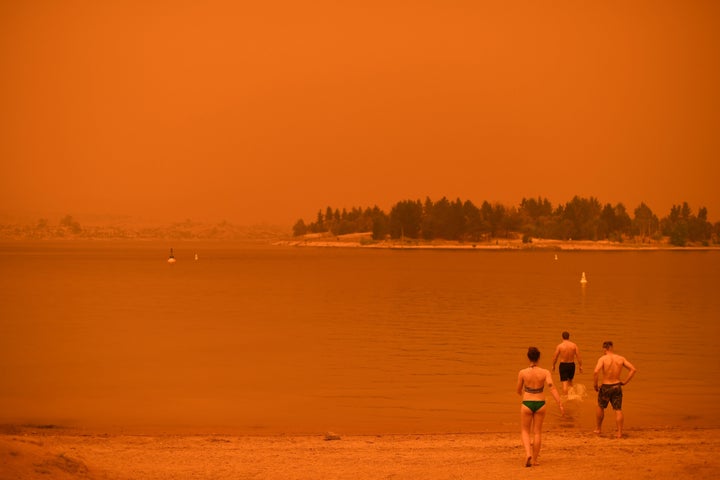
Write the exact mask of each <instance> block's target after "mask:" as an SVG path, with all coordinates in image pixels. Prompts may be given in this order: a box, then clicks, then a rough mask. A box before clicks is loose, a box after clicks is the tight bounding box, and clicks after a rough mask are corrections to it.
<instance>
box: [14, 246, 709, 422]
mask: <svg viewBox="0 0 720 480" xmlns="http://www.w3.org/2000/svg"><path fill="white" fill-rule="evenodd" d="M170 246H172V247H174V248H175V254H176V257H177V259H178V261H177V263H176V264H174V265H169V264H168V263H167V262H166V259H167V252H168V250H169V247H170ZM196 253H197V254H198V256H199V259H198V260H197V261H195V260H194V255H195V254H196ZM554 256H555V254H554V253H553V252H495V251H407V250H360V249H313V248H292V247H273V246H265V245H263V246H258V245H249V244H217V243H214V244H213V243H175V244H173V245H170V244H166V243H146V242H137V243H129V242H125V243H123V242H97V243H79V244H78V243H26V244H22V243H7V244H2V245H0V422H29V423H41V424H66V425H79V426H86V427H88V428H112V427H120V428H123V429H128V430H132V429H148V428H156V427H157V428H163V429H185V430H189V431H199V430H206V429H207V430H217V431H219V430H224V431H236V432H256V433H283V432H285V433H315V432H325V431H335V432H341V433H345V434H350V433H390V432H470V431H486V430H491V431H515V430H516V429H517V422H518V411H519V400H520V399H519V397H518V396H517V394H516V393H515V385H516V380H517V372H518V370H519V369H521V368H524V367H525V366H526V365H527V361H526V357H525V352H526V350H527V347H528V346H530V345H535V346H537V347H538V348H540V350H541V351H542V353H543V356H542V358H541V360H540V363H541V365H542V366H545V367H548V368H549V367H550V366H551V359H552V353H553V350H554V348H555V345H557V343H559V342H560V340H561V338H560V333H561V332H562V331H563V330H569V331H570V332H571V339H572V340H574V341H575V342H577V343H578V345H579V347H580V351H581V354H582V355H583V360H584V367H585V372H584V374H580V375H578V376H577V377H576V382H577V383H580V384H583V385H585V386H586V387H587V388H588V390H591V389H592V370H593V368H594V365H595V362H596V361H597V359H598V357H599V356H600V355H601V353H602V352H601V349H600V346H601V344H602V342H603V341H604V340H606V339H610V340H613V341H614V342H615V347H616V351H617V353H620V354H623V355H625V356H627V357H628V359H629V360H630V361H632V362H633V363H634V364H635V365H636V367H637V368H638V370H639V373H638V375H637V376H636V378H635V380H634V381H633V382H632V383H631V384H630V385H629V386H628V387H626V389H625V403H624V411H625V414H626V427H627V428H628V429H632V428H650V427H653V426H666V425H679V426H694V425H713V426H718V425H720V412H719V411H718V410H717V409H716V408H715V407H716V403H717V399H718V398H720V382H718V381H717V380H716V379H715V378H714V377H715V376H716V375H715V373H716V372H717V371H718V369H719V368H720V357H718V355H717V344H718V340H720V326H719V325H718V318H720V315H719V313H720V252H718V251H709V252H698V251H694V252H692V251H691V252H677V251H656V252H559V253H558V259H557V260H555V258H554ZM583 271H584V272H586V274H587V277H588V280H589V284H588V285H587V286H586V287H581V286H580V283H579V280H580V276H581V273H582V272H583ZM556 379H557V377H556ZM550 404H551V415H550V417H549V420H548V421H549V423H550V424H551V425H562V426H563V427H565V428H577V429H591V428H592V426H593V421H594V420H593V415H594V404H595V397H594V392H589V396H588V397H587V398H586V399H585V400H584V401H580V400H575V401H573V402H571V403H570V405H569V412H570V413H569V415H568V417H567V418H564V419H561V418H560V417H559V415H558V412H557V407H556V406H555V405H554V401H551V402H550ZM608 419H609V420H610V426H608V428H611V426H612V424H613V419H612V416H610V417H608ZM606 422H607V420H606Z"/></svg>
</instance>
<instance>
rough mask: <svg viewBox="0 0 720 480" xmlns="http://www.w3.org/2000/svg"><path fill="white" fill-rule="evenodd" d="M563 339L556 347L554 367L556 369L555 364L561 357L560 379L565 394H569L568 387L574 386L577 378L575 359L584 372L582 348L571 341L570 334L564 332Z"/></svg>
mask: <svg viewBox="0 0 720 480" xmlns="http://www.w3.org/2000/svg"><path fill="white" fill-rule="evenodd" d="M562 338H563V341H562V343H561V344H560V345H558V346H557V348H556V349H555V355H553V364H552V369H553V372H554V371H555V364H556V363H557V361H558V359H560V369H559V370H560V381H561V382H562V386H563V394H565V395H567V393H568V389H569V388H571V387H572V382H573V378H575V359H577V363H578V367H579V368H580V373H582V371H583V368H582V359H581V358H580V350H578V346H577V345H575V343H573V342H571V341H570V334H569V333H568V332H562Z"/></svg>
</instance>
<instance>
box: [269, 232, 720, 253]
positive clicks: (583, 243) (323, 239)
mask: <svg viewBox="0 0 720 480" xmlns="http://www.w3.org/2000/svg"><path fill="white" fill-rule="evenodd" d="M272 244H273V245H275V246H289V247H324V248H367V249H396V250H522V251H534V250H536V251H557V252H559V251H659V250H662V251H668V250H669V251H705V250H720V245H715V246H701V245H690V246H685V247H677V246H674V245H671V244H670V243H669V242H667V241H663V242H652V243H641V242H638V243H633V242H611V241H608V240H600V241H592V240H551V239H537V238H534V239H532V241H531V242H529V243H523V241H522V240H521V239H505V240H494V241H491V242H476V243H471V242H455V241H445V240H436V241H425V240H408V239H406V240H404V241H401V240H381V241H374V240H372V235H371V234H369V233H359V234H349V235H340V236H328V235H324V234H310V235H305V236H303V237H299V238H293V239H285V240H277V241H275V242H273V243H272Z"/></svg>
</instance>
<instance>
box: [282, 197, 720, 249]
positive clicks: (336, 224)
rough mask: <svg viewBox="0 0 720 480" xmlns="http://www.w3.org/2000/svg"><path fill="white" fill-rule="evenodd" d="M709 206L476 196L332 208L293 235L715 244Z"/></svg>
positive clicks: (717, 230) (718, 229)
mask: <svg viewBox="0 0 720 480" xmlns="http://www.w3.org/2000/svg"><path fill="white" fill-rule="evenodd" d="M707 215H708V212H707V208H705V207H701V208H700V209H698V211H697V213H695V212H694V211H693V210H692V208H691V207H690V206H689V205H688V203H687V202H683V203H682V204H678V205H673V207H672V208H671V209H670V212H669V213H668V214H667V215H666V216H665V217H663V218H658V216H657V215H656V214H655V213H653V211H652V210H651V209H650V207H649V206H647V205H646V204H645V203H644V202H643V203H640V205H638V206H637V207H636V208H635V209H634V210H633V211H632V216H631V215H630V213H629V212H628V211H627V209H626V208H625V206H624V205H623V204H622V203H617V204H615V205H612V204H610V203H606V204H604V205H603V204H601V203H600V201H598V199H597V198H594V197H589V198H584V197H579V196H575V197H574V198H573V199H572V200H571V201H569V202H566V203H564V204H559V205H557V206H553V205H552V203H550V201H549V200H548V199H547V198H541V197H538V198H523V199H522V201H521V202H520V204H519V206H510V207H507V206H505V205H502V204H499V203H494V204H491V203H489V202H487V201H484V202H483V203H482V205H480V207H477V206H476V205H475V204H473V203H472V202H471V201H470V200H465V201H463V200H461V199H459V198H458V199H456V200H454V201H451V200H448V199H447V198H446V197H443V198H441V199H440V200H438V201H433V200H431V199H430V198H429V197H428V198H426V199H425V201H424V202H423V201H420V200H402V201H400V202H397V203H396V204H394V205H393V206H392V207H391V209H390V212H389V213H386V212H384V211H383V210H381V209H380V208H378V207H377V206H375V207H372V208H364V209H363V208H357V207H355V208H352V209H351V210H347V209H345V208H343V209H342V210H340V209H337V208H336V209H333V208H331V207H327V208H326V209H325V210H324V211H323V210H319V211H318V213H317V216H316V218H315V220H314V221H312V222H309V223H305V221H304V220H303V219H300V220H298V221H297V222H296V223H295V225H294V226H293V235H295V236H301V235H306V234H308V233H324V232H328V233H332V234H333V235H345V234H350V233H360V232H372V237H373V239H375V240H383V239H387V238H391V239H400V238H411V239H422V240H436V239H442V240H454V241H461V242H481V241H489V240H493V239H498V238H518V237H520V236H521V237H522V239H523V241H524V242H530V241H532V238H545V239H557V240H594V241H597V240H610V241H615V242H622V241H625V240H628V239H635V240H640V241H642V242H647V241H660V240H661V239H662V238H663V237H668V238H669V241H670V243H671V244H672V245H676V246H685V245H687V244H689V243H692V244H702V245H709V244H711V243H713V244H717V243H720V222H716V223H715V224H712V223H710V222H709V221H708V216H707Z"/></svg>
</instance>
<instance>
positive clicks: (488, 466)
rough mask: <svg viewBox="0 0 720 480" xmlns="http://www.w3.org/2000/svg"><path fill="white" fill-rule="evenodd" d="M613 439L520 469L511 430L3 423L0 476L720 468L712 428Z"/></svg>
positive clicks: (718, 442)
mask: <svg viewBox="0 0 720 480" xmlns="http://www.w3.org/2000/svg"><path fill="white" fill-rule="evenodd" d="M608 427H609V426H608ZM612 434H613V432H612V431H611V429H610V428H608V430H607V431H606V432H604V433H603V435H600V436H597V435H594V434H592V433H591V432H577V431H571V430H564V429H562V428H552V429H548V430H546V431H545V433H544V437H543V449H542V453H541V456H540V461H541V465H540V466H538V467H533V468H524V467H523V466H522V460H523V458H522V457H523V449H522V446H521V445H520V438H519V433H512V434H511V433H501V432H498V433H492V432H488V433H461V434H454V433H445V434H422V435H418V434H393V435H351V436H342V435H338V436H333V437H330V436H328V435H274V436H252V435H206V434H196V435H192V434H191V435H160V434H152V435H124V434H87V433H83V432H82V431H81V430H71V429H63V428H37V427H19V426H5V427H4V429H3V430H2V432H1V433H0V478H14V479H18V480H26V479H35V478H53V479H61V480H62V479H118V480H124V479H140V478H142V479H147V480H155V479H158V480H159V479H171V478H172V479H184V478H203V479H204V478H207V479H238V478H240V479H242V478H270V479H274V478H280V479H284V478H294V479H318V478H328V479H343V478H348V479H353V480H360V479H376V478H393V479H411V478H412V479H417V478H432V479H451V478H452V479H459V478H465V479H473V478H478V479H479V478H483V479H503V480H505V479H508V478H525V477H528V478H530V476H532V478H534V479H551V478H552V479H557V478H571V477H577V478H583V479H590V480H592V479H607V478H616V477H617V476H618V475H620V476H621V477H622V478H632V479H653V480H658V479H664V478H673V479H683V478H710V477H712V476H714V475H715V474H716V473H717V469H718V468H720V458H719V457H718V455H717V453H716V452H717V451H719V450H720V428H674V427H662V428H648V429H639V430H633V429H628V431H627V435H626V437H625V438H623V439H619V440H618V439H615V438H613V435H612Z"/></svg>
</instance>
